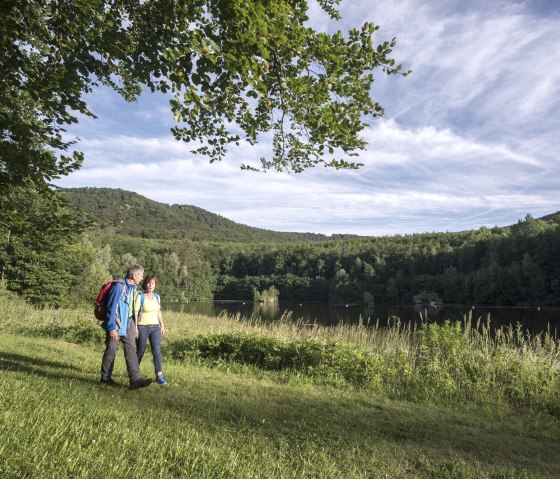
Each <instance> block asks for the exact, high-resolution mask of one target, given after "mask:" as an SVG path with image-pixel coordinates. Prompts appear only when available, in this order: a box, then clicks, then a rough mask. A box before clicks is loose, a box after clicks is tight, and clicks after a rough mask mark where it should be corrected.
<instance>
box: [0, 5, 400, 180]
mask: <svg viewBox="0 0 560 479" xmlns="http://www.w3.org/2000/svg"><path fill="white" fill-rule="evenodd" d="M318 3H319V4H320V6H321V7H322V8H323V10H325V11H326V12H327V13H328V14H329V15H330V16H331V18H332V19H333V20H334V19H337V18H338V13H337V11H336V10H335V8H334V6H335V5H336V4H337V3H338V0H318ZM307 12H308V2H306V1H295V0H278V1H274V2H269V1H265V0H253V1H233V0H227V1H226V0H73V1H71V0H25V1H22V0H4V2H3V6H2V9H1V13H0V19H1V22H2V25H3V27H2V30H1V33H0V64H1V65H2V68H1V69H0V91H2V97H1V99H0V121H1V123H2V137H1V139H0V142H1V143H0V152H1V155H2V156H1V164H0V182H1V183H2V184H3V185H7V184H14V183H17V184H23V182H25V181H26V180H31V181H33V182H34V183H35V184H36V185H48V184H49V183H50V181H52V180H53V179H55V178H58V177H60V176H61V175H67V174H69V173H70V172H71V171H74V170H75V169H77V168H79V167H80V165H81V163H82V161H83V155H82V154H81V153H79V152H73V153H72V154H71V155H70V156H67V155H66V153H65V152H67V151H68V150H69V149H70V148H71V147H72V145H73V144H74V143H75V140H73V139H67V138H65V137H64V132H65V125H68V124H72V123H77V122H78V114H81V115H86V116H94V115H93V113H92V112H91V111H90V110H89V108H88V106H87V104H86V102H85V101H84V98H83V97H84V94H86V93H89V92H91V91H93V90H94V89H95V87H97V86H98V85H99V84H103V85H107V86H109V87H111V88H113V89H114V90H115V91H117V92H119V93H120V94H121V95H122V96H123V97H124V98H125V99H126V100H134V99H135V98H137V96H138V95H139V94H140V92H141V90H142V88H143V87H147V88H148V89H149V90H152V91H161V92H164V93H169V94H170V95H171V96H172V98H171V101H170V104H171V109H172V111H173V113H174V115H175V119H176V121H177V126H176V127H175V128H174V129H173V134H174V136H175V137H176V138H177V139H180V140H185V141H197V142H200V143H202V146H201V147H200V148H198V150H197V151H199V152H200V153H203V154H206V155H208V156H209V158H210V160H211V161H215V160H221V159H223V158H224V157H225V155H226V152H227V148H228V146H229V145H231V144H232V143H239V141H241V140H242V139H243V140H246V141H248V142H249V143H251V144H254V143H256V142H257V140H258V137H259V135H260V134H262V133H265V134H266V133H269V132H272V133H273V137H274V140H273V151H272V156H271V158H269V159H264V158H263V159H262V168H264V169H267V168H276V169H278V170H293V171H302V170H303V169H305V168H307V167H310V166H313V165H315V164H318V163H322V164H324V165H328V166H333V167H335V168H340V167H357V166H358V164H357V163H354V162H350V161H347V159H345V157H346V155H355V154H356V152H357V150H359V149H363V148H364V146H365V142H364V141H363V140H362V139H360V138H359V133H360V132H361V130H363V128H364V127H365V125H366V121H367V117H368V116H378V115H381V114H382V113H383V109H382V107H381V106H380V105H379V104H377V103H376V102H375V101H374V100H373V99H372V98H371V96H370V90H371V86H372V83H373V75H372V71H373V70H374V69H375V68H381V69H382V70H383V71H384V72H385V73H387V74H389V75H392V74H396V73H401V67H400V65H395V62H394V60H393V59H391V58H389V54H390V53H391V51H392V48H393V47H394V45H395V41H394V39H393V40H392V41H390V42H384V43H382V44H380V45H377V46H376V45H375V44H374V42H373V40H372V35H373V33H374V32H375V31H376V30H377V29H378V28H379V27H378V26H376V25H373V24H371V23H365V24H364V25H362V26H361V27H360V28H359V29H356V28H354V29H351V30H350V31H349V32H348V34H347V35H344V34H342V33H341V32H337V33H334V34H326V33H321V32H316V31H314V30H312V29H311V28H309V27H307V26H306V22H307V20H308V16H307V15H308V13H307ZM407 73H408V72H403V73H402V74H403V75H406V74H407ZM246 167H249V166H246Z"/></svg>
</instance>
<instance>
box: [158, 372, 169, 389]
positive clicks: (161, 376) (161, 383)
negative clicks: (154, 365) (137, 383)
mask: <svg viewBox="0 0 560 479" xmlns="http://www.w3.org/2000/svg"><path fill="white" fill-rule="evenodd" d="M156 383H158V384H159V385H161V386H165V385H166V384H167V381H166V380H165V378H164V377H163V374H159V375H158V377H157V378H156Z"/></svg>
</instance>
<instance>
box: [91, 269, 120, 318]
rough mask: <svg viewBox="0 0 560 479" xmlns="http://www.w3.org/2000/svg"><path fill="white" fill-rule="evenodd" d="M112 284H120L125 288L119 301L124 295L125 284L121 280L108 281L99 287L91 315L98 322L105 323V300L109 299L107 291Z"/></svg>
mask: <svg viewBox="0 0 560 479" xmlns="http://www.w3.org/2000/svg"><path fill="white" fill-rule="evenodd" d="M114 283H121V284H123V285H124V286H125V287H124V288H123V292H122V294H121V297H120V298H119V301H120V300H121V299H122V297H123V296H124V295H125V293H126V284H125V283H124V281H123V280H122V279H110V280H109V281H106V282H105V283H104V284H103V286H101V289H100V290H99V295H98V296H97V299H96V300H95V306H94V307H93V314H94V315H95V317H96V318H97V319H98V320H99V321H105V320H106V319H107V298H108V297H109V294H108V293H109V290H110V289H111V286H113V284H114Z"/></svg>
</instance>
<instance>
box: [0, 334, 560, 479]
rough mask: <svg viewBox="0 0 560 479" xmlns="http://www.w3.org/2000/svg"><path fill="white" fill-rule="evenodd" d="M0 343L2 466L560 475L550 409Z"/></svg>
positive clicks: (116, 471) (177, 472)
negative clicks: (129, 366) (130, 362)
mask: <svg viewBox="0 0 560 479" xmlns="http://www.w3.org/2000/svg"><path fill="white" fill-rule="evenodd" d="M0 351H2V352H1V353H0V368H1V369H2V374H1V375H0V403H1V404H2V412H1V413H0V464H1V466H0V468H1V469H2V470H1V471H0V477H17V478H24V477H29V478H51V477H52V478H55V477H80V478H82V477H83V478H87V477H99V474H100V471H103V476H106V477H115V478H119V477H123V478H124V477H128V478H134V477H150V478H151V477H201V478H203V477H216V478H218V477H219V478H221V477H235V478H251V477H262V478H265V477H266V478H268V477H285V478H292V477H293V478H299V477H325V478H327V477H329V478H331V477H332V478H338V477H356V478H357V477H372V478H384V477H394V478H397V477H402V478H432V477H433V478H436V477H442V478H443V477H449V478H471V477H472V478H475V477H476V478H486V477H487V478H524V477H535V478H537V477H550V478H553V477H560V459H559V458H558V455H557V454H556V453H555V451H557V450H558V446H559V439H558V438H559V437H560V424H559V423H558V421H557V420H555V419H553V418H551V417H549V416H547V415H543V414H523V413H520V412H516V411H512V410H508V409H480V408H469V407H450V406H433V405H427V404H413V403H406V402H402V401H390V400H387V399H385V398H380V397H376V396H375V395H372V394H370V393H367V392H365V391H355V390H354V391H352V390H338V389H335V388H329V387H320V386H316V385H313V384H309V383H297V382H296V383H295V384H289V383H280V382H277V381H274V379H273V378H271V377H260V378H259V377H255V376H254V375H252V374H251V373H250V371H238V372H231V371H227V370H225V369H222V368H207V367H204V366H185V365H182V364H177V363H171V364H168V365H167V368H166V370H167V376H168V379H169V380H170V387H156V386H155V385H154V386H151V387H150V388H147V389H144V390H140V391H130V390H128V389H127V388H126V387H121V388H116V389H112V388H108V387H102V386H100V385H98V384H97V380H98V368H99V363H100V357H101V350H99V349H97V348H92V347H91V346H77V345H74V344H69V343H66V342H63V341H58V340H52V339H45V338H29V337H22V336H13V335H2V336H0ZM123 363H124V360H123V358H122V354H120V355H119V357H118V361H117V366H118V367H117V370H116V374H115V377H116V379H118V380H119V381H121V382H122V383H123V384H124V383H125V382H126V381H125V378H126V372H125V370H124V366H123Z"/></svg>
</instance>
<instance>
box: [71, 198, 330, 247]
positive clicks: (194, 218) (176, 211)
mask: <svg viewBox="0 0 560 479" xmlns="http://www.w3.org/2000/svg"><path fill="white" fill-rule="evenodd" d="M61 194H62V196H63V197H64V198H66V200H67V201H68V202H69V203H70V204H71V205H72V206H74V207H76V208H78V209H79V210H82V211H84V212H86V213H87V214H88V217H89V219H90V220H92V221H95V222H97V223H99V224H100V225H107V226H109V225H118V228H117V229H116V230H115V229H113V228H109V229H108V230H107V231H108V232H111V231H116V232H117V233H118V234H119V235H126V236H135V237H140V238H149V239H188V240H192V241H202V240H209V241H239V242H243V243H250V242H257V241H277V242H296V241H318V240H324V239H326V236H324V235H320V234H313V233H281V232H278V231H270V230H264V229H259V228H253V227H251V226H245V225H241V224H239V223H235V222H234V221H231V220H228V219H227V218H224V217H223V216H220V215H217V214H214V213H210V212H209V211H206V210H203V209H202V208H198V207H196V206H191V205H171V206H170V205H167V204H164V203H158V202H157V201H153V200H150V199H148V198H145V197H144V196H141V195H139V194H137V193H133V192H131V191H124V190H121V189H113V188H67V189H62V190H61Z"/></svg>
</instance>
